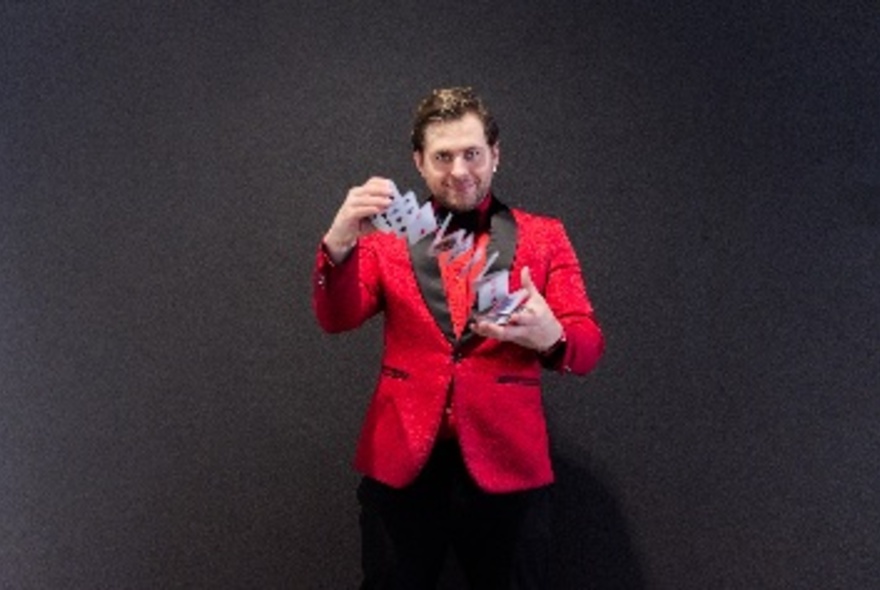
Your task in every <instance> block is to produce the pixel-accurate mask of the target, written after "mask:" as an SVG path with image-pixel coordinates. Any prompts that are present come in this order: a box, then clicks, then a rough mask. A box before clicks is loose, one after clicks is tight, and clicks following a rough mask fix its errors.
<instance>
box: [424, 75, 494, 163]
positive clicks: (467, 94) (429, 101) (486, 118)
mask: <svg viewBox="0 0 880 590" xmlns="http://www.w3.org/2000/svg"><path fill="white" fill-rule="evenodd" d="M467 113H473V114H475V115H476V116H477V117H479V119H480V121H482V123H483V132H484V133H485V134H486V143H488V144H489V145H491V146H494V145H495V143H497V141H498V123H496V122H495V117H493V116H492V115H491V113H489V109H487V108H486V105H485V104H484V103H483V99H481V98H480V97H479V96H477V94H476V93H475V92H474V90H473V88H471V87H469V86H456V87H453V88H440V89H437V90H434V91H433V92H432V93H431V94H430V95H429V96H427V97H426V98H425V99H424V100H422V102H420V103H419V106H418V108H417V109H416V116H415V120H414V121H413V128H412V136H411V138H410V139H411V141H412V148H413V151H414V152H421V151H422V149H424V147H425V127H427V126H428V125H430V124H431V123H437V122H441V121H454V120H456V119H461V118H462V117H463V116H465V114H467Z"/></svg>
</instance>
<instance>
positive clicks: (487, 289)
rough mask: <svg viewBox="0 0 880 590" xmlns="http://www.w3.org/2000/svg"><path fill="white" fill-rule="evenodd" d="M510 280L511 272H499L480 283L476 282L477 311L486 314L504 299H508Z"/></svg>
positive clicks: (481, 280)
mask: <svg viewBox="0 0 880 590" xmlns="http://www.w3.org/2000/svg"><path fill="white" fill-rule="evenodd" d="M509 280H510V272H509V271H507V270H499V271H497V272H493V273H492V274H490V275H488V276H486V277H485V278H482V279H480V280H479V281H475V285H474V287H475V289H476V291H477V311H478V312H480V313H484V312H486V311H487V310H488V309H490V308H491V307H492V306H493V305H495V304H496V303H498V302H499V301H501V300H502V299H503V298H505V297H507V293H508V287H509Z"/></svg>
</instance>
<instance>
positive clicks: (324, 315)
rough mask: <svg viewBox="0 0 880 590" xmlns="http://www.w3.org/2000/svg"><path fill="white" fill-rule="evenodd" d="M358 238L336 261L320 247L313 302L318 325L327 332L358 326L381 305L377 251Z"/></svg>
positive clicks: (376, 311) (377, 310)
mask: <svg viewBox="0 0 880 590" xmlns="http://www.w3.org/2000/svg"><path fill="white" fill-rule="evenodd" d="M363 241H364V240H361V241H359V242H358V243H357V244H356V245H355V247H354V248H353V249H352V251H351V253H350V254H349V256H348V257H347V258H346V259H345V260H343V261H342V262H341V263H338V264H336V263H334V262H333V260H332V259H331V258H330V256H329V254H328V253H327V251H326V249H325V248H324V244H323V243H321V245H320V246H319V248H318V253H317V258H316V260H315V269H314V274H313V277H312V304H313V307H314V310H315V317H316V318H317V320H318V324H319V325H320V326H321V328H322V329H323V330H324V331H326V332H331V333H333V332H344V331H346V330H352V329H354V328H357V327H359V326H360V325H361V324H363V323H364V322H365V321H367V320H368V319H369V318H370V317H372V316H373V315H375V314H376V313H378V312H379V310H380V309H381V308H382V296H381V287H380V280H379V271H378V267H377V264H376V258H375V252H374V250H373V249H372V248H370V247H369V246H365V245H364V244H363V243H362V242H363Z"/></svg>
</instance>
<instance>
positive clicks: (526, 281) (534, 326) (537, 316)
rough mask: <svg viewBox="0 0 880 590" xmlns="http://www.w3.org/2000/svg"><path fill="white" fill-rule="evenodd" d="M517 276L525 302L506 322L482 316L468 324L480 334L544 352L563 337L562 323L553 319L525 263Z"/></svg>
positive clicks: (552, 314)
mask: <svg viewBox="0 0 880 590" xmlns="http://www.w3.org/2000/svg"><path fill="white" fill-rule="evenodd" d="M520 279H521V282H522V287H523V289H525V290H526V293H527V295H528V297H527V298H526V301H525V303H524V304H523V305H522V306H521V307H520V308H519V309H518V310H517V311H515V312H513V313H512V314H511V315H510V318H509V320H508V322H507V324H505V325H499V324H494V323H492V322H488V321H485V320H477V321H475V322H474V323H473V324H472V325H471V328H472V330H473V331H474V332H475V333H477V334H479V335H480V336H485V337H486V338H495V339H496V340H501V341H504V342H513V343H515V344H519V345H520V346H524V347H525V348H530V349H532V350H536V351H538V352H543V351H545V350H547V349H549V348H550V347H551V346H553V345H554V344H555V343H556V342H558V341H559V339H560V338H561V337H562V334H563V329H562V324H561V323H560V322H559V320H557V319H556V315H555V314H554V313H553V310H552V309H550V306H549V305H547V300H546V299H544V296H543V295H541V293H540V292H539V291H538V288H537V287H535V284H534V283H533V282H532V275H531V273H530V271H529V268H528V267H525V268H523V269H522V274H520Z"/></svg>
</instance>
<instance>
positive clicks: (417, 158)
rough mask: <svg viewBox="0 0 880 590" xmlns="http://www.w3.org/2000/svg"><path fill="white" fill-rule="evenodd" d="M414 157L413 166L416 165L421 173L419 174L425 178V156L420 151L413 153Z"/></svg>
mask: <svg viewBox="0 0 880 590" xmlns="http://www.w3.org/2000/svg"><path fill="white" fill-rule="evenodd" d="M412 155H413V164H415V165H416V169H417V170H418V171H419V174H421V175H422V176H424V175H425V174H424V171H423V169H424V167H425V154H424V153H423V152H421V151H419V150H415V151H413V153H412Z"/></svg>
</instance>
